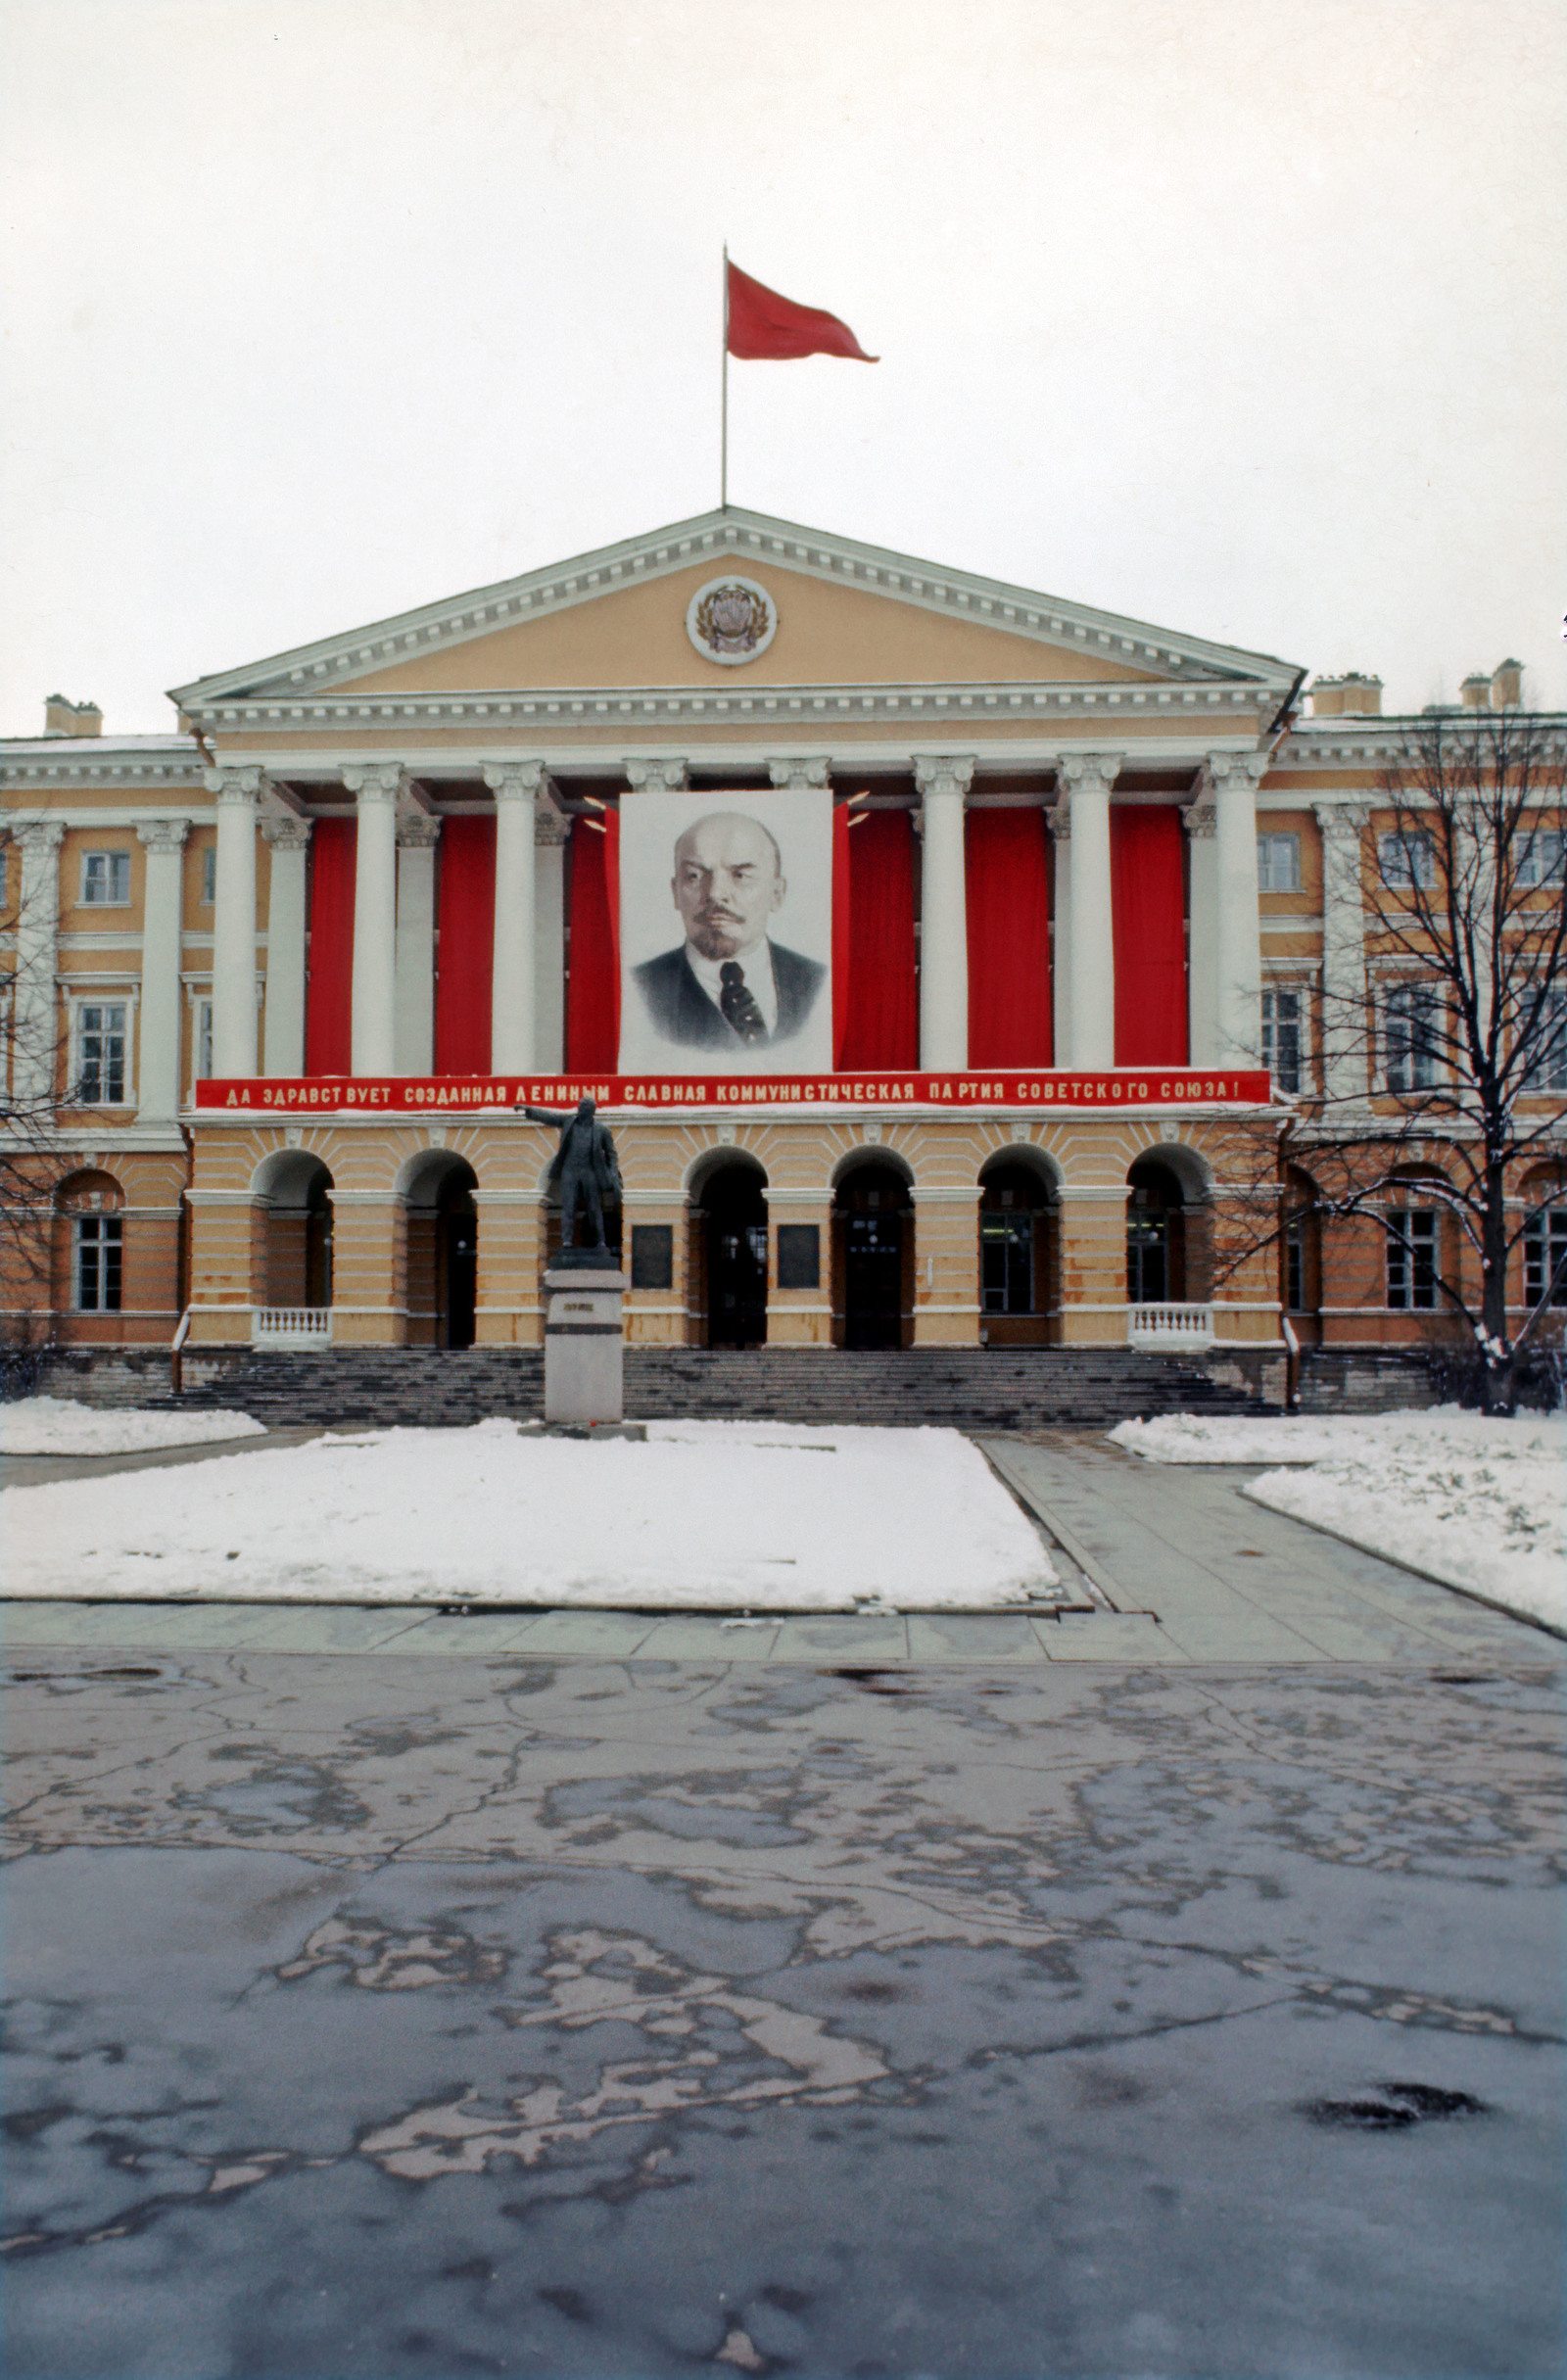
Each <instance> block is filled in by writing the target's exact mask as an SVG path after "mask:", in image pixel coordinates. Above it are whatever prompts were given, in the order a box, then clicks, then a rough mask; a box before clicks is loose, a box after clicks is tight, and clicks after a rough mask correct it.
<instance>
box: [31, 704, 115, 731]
mask: <svg viewBox="0 0 1567 2380" xmlns="http://www.w3.org/2000/svg"><path fill="white" fill-rule="evenodd" d="M43 732H44V734H45V735H46V736H101V735H102V734H103V732H104V715H103V713H102V711H101V710H100V709H99V708H98V705H97V703H96V702H68V701H67V699H66V697H65V695H64V694H50V695H49V696H48V697H47V699H46V700H45V702H44V706H43Z"/></svg>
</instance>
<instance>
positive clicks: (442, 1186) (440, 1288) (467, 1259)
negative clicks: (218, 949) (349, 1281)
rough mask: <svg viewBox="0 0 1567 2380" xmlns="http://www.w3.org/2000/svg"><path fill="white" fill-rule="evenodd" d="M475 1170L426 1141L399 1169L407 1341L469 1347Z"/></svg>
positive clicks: (474, 1287) (474, 1283) (475, 1264)
mask: <svg viewBox="0 0 1567 2380" xmlns="http://www.w3.org/2000/svg"><path fill="white" fill-rule="evenodd" d="M478 1187H479V1177H478V1175H477V1174H476V1173H475V1171H474V1169H473V1167H472V1166H470V1165H469V1163H468V1161H467V1159H466V1158H465V1157H459V1156H457V1155H456V1153H455V1152H454V1151H453V1150H451V1149H427V1150H425V1151H424V1152H423V1153H422V1154H421V1155H420V1156H418V1157H415V1158H412V1159H410V1160H409V1162H408V1164H407V1165H406V1166H404V1168H403V1171H402V1172H401V1173H400V1174H399V1176H398V1188H399V1190H400V1191H401V1193H402V1195H403V1202H404V1210H405V1214H406V1230H407V1284H408V1286H407V1300H408V1344H409V1345H410V1346H412V1347H446V1348H464V1347H471V1346H472V1345H473V1340H474V1309H475V1302H476V1297H477V1291H478V1268H479V1211H478V1207H477V1204H476V1203H475V1199H474V1192H475V1191H476V1190H477V1189H478Z"/></svg>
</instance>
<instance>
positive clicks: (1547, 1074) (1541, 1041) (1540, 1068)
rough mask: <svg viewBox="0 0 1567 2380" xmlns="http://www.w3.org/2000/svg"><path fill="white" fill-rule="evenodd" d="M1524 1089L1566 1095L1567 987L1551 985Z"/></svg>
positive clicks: (1542, 1012)
mask: <svg viewBox="0 0 1567 2380" xmlns="http://www.w3.org/2000/svg"><path fill="white" fill-rule="evenodd" d="M1523 1087H1524V1089H1525V1090H1526V1091H1528V1092H1532V1093H1534V1094H1536V1095H1537V1096H1538V1094H1540V1093H1541V1092H1543V1091H1567V983H1552V984H1551V985H1550V987H1549V989H1548V990H1547V991H1546V993H1545V1000H1544V1006H1543V1009H1542V1011H1541V1018H1540V1026H1539V1038H1538V1041H1537V1045H1536V1049H1535V1055H1534V1059H1533V1062H1532V1064H1531V1066H1530V1069H1529V1071H1528V1073H1527V1074H1526V1075H1525V1077H1524V1085H1523Z"/></svg>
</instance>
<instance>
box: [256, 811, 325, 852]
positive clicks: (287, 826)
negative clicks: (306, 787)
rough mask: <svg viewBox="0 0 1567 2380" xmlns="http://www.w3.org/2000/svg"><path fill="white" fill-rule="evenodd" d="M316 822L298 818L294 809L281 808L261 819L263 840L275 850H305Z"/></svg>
mask: <svg viewBox="0 0 1567 2380" xmlns="http://www.w3.org/2000/svg"><path fill="white" fill-rule="evenodd" d="M313 823H314V822H313V821H312V820H310V819H309V818H297V817H296V816H295V814H294V812H293V811H292V810H279V811H277V812H275V813H274V815H273V816H272V817H270V818H263V819H262V821H261V840H262V842H263V843H270V844H271V846H272V849H273V850H274V851H303V850H304V848H305V846H306V844H307V843H308V842H309V839H310V828H311V826H312V824H313Z"/></svg>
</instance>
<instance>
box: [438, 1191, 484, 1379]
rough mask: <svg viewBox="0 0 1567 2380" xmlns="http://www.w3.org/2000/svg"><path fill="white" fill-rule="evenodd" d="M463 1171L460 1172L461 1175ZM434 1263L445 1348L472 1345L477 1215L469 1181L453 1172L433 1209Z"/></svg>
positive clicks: (477, 1250)
mask: <svg viewBox="0 0 1567 2380" xmlns="http://www.w3.org/2000/svg"><path fill="white" fill-rule="evenodd" d="M466 1171H467V1168H466V1167H464V1168H463V1172H464V1173H465V1172H466ZM436 1261H437V1262H438V1264H439V1265H440V1267H441V1272H442V1275H443V1282H442V1288H443V1295H442V1300H441V1303H442V1305H443V1307H444V1308H445V1309H446V1331H445V1339H446V1344H447V1346H448V1347H471V1346H472V1345H473V1325H474V1304H475V1300H476V1298H477V1295H478V1288H479V1214H478V1209H477V1208H476V1207H475V1206H474V1203H473V1177H472V1175H471V1174H469V1175H468V1178H467V1179H466V1180H464V1179H463V1175H462V1173H456V1172H453V1173H452V1174H451V1176H450V1177H449V1178H448V1179H447V1180H446V1181H445V1182H443V1183H442V1185H441V1197H440V1201H439V1203H438V1206H437V1209H436Z"/></svg>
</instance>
